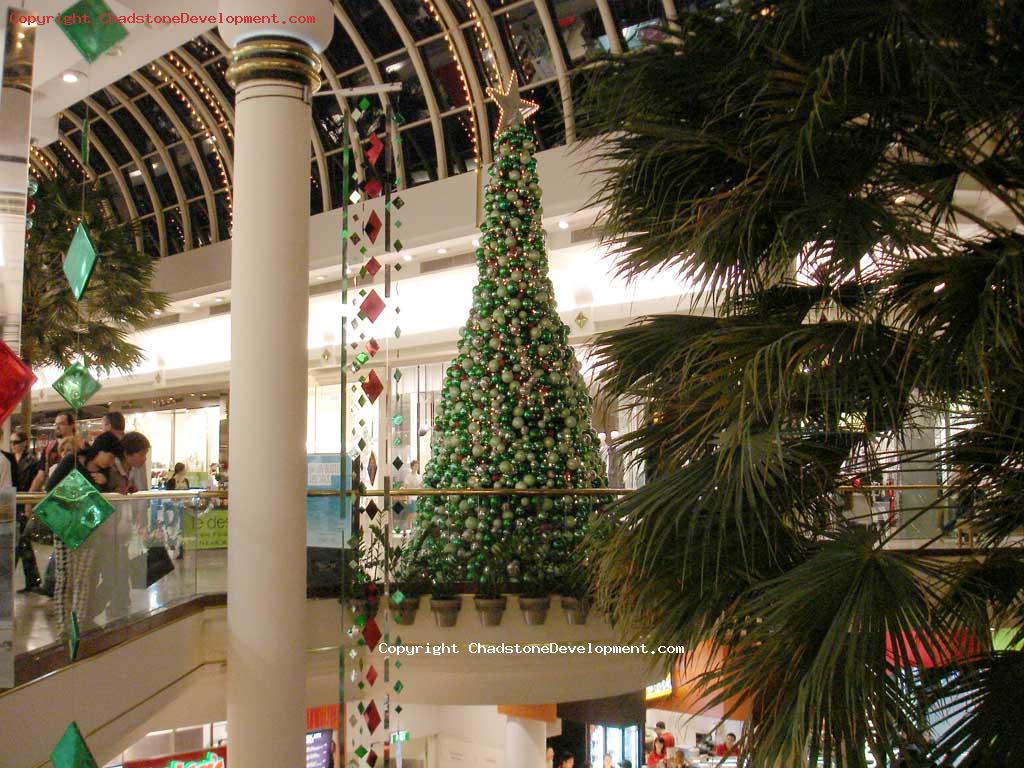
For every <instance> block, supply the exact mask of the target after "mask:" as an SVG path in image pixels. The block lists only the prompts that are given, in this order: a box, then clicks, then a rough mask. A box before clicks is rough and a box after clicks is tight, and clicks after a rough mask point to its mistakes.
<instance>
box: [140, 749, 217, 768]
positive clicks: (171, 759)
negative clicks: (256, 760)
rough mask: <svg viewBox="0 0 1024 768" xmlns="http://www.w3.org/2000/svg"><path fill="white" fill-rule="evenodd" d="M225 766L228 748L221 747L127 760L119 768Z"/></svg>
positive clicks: (207, 767) (210, 767)
mask: <svg viewBox="0 0 1024 768" xmlns="http://www.w3.org/2000/svg"><path fill="white" fill-rule="evenodd" d="M227 764H228V748H227V747H224V746H221V747H210V748H208V749H202V750H199V751H198V752H180V753H178V754H176V755H166V756H164V757H153V758H148V759H146V760H129V761H127V762H126V763H124V765H123V766H121V768H227Z"/></svg>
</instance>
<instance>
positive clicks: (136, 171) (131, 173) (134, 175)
mask: <svg viewBox="0 0 1024 768" xmlns="http://www.w3.org/2000/svg"><path fill="white" fill-rule="evenodd" d="M128 175H129V176H131V177H132V178H133V179H137V178H139V176H141V175H142V171H140V170H139V169H138V168H135V169H133V170H131V171H128Z"/></svg>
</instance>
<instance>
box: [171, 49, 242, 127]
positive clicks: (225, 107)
mask: <svg viewBox="0 0 1024 768" xmlns="http://www.w3.org/2000/svg"><path fill="white" fill-rule="evenodd" d="M173 53H174V55H175V56H177V57H178V58H179V59H181V60H182V62H183V63H184V64H185V65H186V66H187V67H188V68H189V69H190V70H192V74H193V75H195V76H196V77H197V78H199V80H200V81H201V82H202V84H203V87H205V88H206V89H207V90H208V91H210V93H212V94H213V96H214V98H215V99H216V100H217V108H218V109H220V111H221V112H223V113H224V119H225V121H226V122H227V123H228V125H232V126H233V125H234V124H235V109H234V107H232V106H231V102H230V101H229V100H228V97H227V96H226V95H225V93H224V91H222V90H221V89H220V88H219V87H218V86H217V83H216V81H215V80H214V79H213V77H211V75H210V73H209V72H207V71H206V67H205V66H203V65H202V64H200V63H199V62H198V61H196V60H195V58H193V56H192V54H191V53H189V52H188V51H186V50H185V48H184V47H181V48H175V49H174V51H173ZM172 66H173V65H172Z"/></svg>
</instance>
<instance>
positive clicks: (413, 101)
mask: <svg viewBox="0 0 1024 768" xmlns="http://www.w3.org/2000/svg"><path fill="white" fill-rule="evenodd" d="M381 67H382V69H383V70H384V78H385V79H386V80H389V81H391V82H396V81H401V83H402V86H403V87H402V90H401V92H400V93H398V94H396V95H395V97H394V98H393V99H392V103H393V104H395V105H396V106H397V108H398V111H399V112H400V113H401V115H402V117H404V118H405V122H407V123H414V122H416V121H417V120H423V119H424V118H426V117H427V116H428V114H429V113H428V110H427V100H426V98H425V97H424V95H423V83H421V82H420V79H419V77H418V76H417V75H416V70H415V68H414V67H413V65H412V59H410V58H409V56H408V54H402V55H400V56H396V57H393V58H390V59H388V60H387V61H385V62H383V63H382V64H381Z"/></svg>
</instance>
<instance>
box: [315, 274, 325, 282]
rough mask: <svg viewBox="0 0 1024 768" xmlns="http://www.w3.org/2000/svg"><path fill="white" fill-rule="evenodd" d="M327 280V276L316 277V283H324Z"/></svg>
mask: <svg viewBox="0 0 1024 768" xmlns="http://www.w3.org/2000/svg"><path fill="white" fill-rule="evenodd" d="M326 279H327V275H317V276H316V281H317V282H318V283H322V282H323V281H324V280H326Z"/></svg>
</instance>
